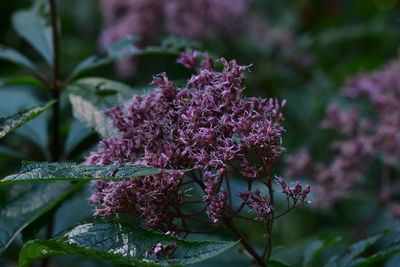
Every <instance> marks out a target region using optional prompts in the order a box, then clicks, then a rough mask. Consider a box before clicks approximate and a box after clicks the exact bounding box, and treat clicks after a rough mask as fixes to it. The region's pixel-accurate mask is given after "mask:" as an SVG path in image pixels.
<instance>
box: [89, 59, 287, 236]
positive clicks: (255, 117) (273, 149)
mask: <svg viewBox="0 0 400 267" xmlns="http://www.w3.org/2000/svg"><path fill="white" fill-rule="evenodd" d="M178 62H181V63H182V64H184V65H186V66H188V67H192V68H194V69H197V70H198V72H197V74H196V75H193V76H192V77H191V78H190V79H189V80H188V82H187V84H186V85H185V86H184V87H182V88H178V87H177V86H176V85H175V84H174V83H173V82H172V81H170V80H169V79H168V77H167V75H166V74H165V73H162V74H160V75H158V76H155V77H154V80H153V84H154V85H156V86H157V88H158V89H157V90H156V91H155V92H153V93H150V94H148V95H147V96H145V97H142V96H135V97H134V98H133V99H132V100H131V101H130V102H128V103H127V104H126V105H125V106H124V107H120V106H117V107H115V108H113V109H110V110H108V111H107V114H108V115H109V116H110V117H111V118H112V120H113V125H114V127H115V128H116V129H118V131H119V132H120V136H118V137H113V138H109V139H105V140H103V141H101V143H100V147H99V150H98V151H96V152H92V153H91V155H90V156H89V157H88V158H87V160H86V164H88V165H100V164H103V165H110V164H117V165H118V164H141V165H147V166H152V167H157V168H161V169H175V170H179V169H192V171H190V172H188V173H187V178H190V179H192V180H193V182H196V183H197V184H198V186H200V188H202V190H203V192H204V196H203V199H202V201H204V203H205V205H206V212H207V214H208V217H209V218H210V219H211V221H210V222H211V223H219V222H220V220H221V218H223V217H224V216H225V215H226V213H225V212H226V208H225V207H226V201H227V200H228V199H229V198H231V197H232V195H231V194H230V193H229V194H228V190H229V189H227V188H225V187H224V185H223V180H225V179H228V170H231V169H232V168H239V169H240V170H241V171H239V172H238V175H241V176H242V177H243V179H245V180H247V182H248V183H251V182H252V181H254V180H256V179H267V177H266V174H267V173H269V172H270V169H271V167H272V166H273V164H274V163H275V161H276V159H277V157H278V156H279V155H280V153H281V151H282V147H281V143H280V142H281V141H280V139H281V134H282V132H283V131H284V129H283V128H282V126H281V121H282V120H283V115H282V112H281V109H282V107H283V106H284V104H285V102H279V101H278V100H276V99H263V98H255V97H250V98H245V97H244V96H243V89H244V81H245V76H244V74H243V72H244V71H245V70H247V69H248V67H247V66H240V65H238V64H237V63H236V62H235V61H230V62H228V61H226V60H225V59H223V58H222V59H221V60H220V62H221V63H222V65H223V70H222V71H221V72H218V71H216V70H214V66H215V63H214V62H213V60H212V59H211V58H210V57H209V56H208V55H207V54H204V55H203V60H201V61H200V57H199V54H197V53H196V52H195V53H191V54H189V53H183V54H182V55H181V58H180V59H179V60H178ZM194 62H195V63H194ZM200 66H202V67H200ZM184 178H185V177H184V174H183V172H180V171H173V172H170V171H164V172H163V173H161V174H160V175H152V176H146V177H143V178H135V179H131V180H123V181H120V180H113V181H97V182H95V187H96V189H95V192H94V194H93V195H92V197H91V198H90V201H91V203H93V204H98V205H101V206H102V207H101V208H100V209H98V210H97V213H98V214H101V215H111V214H114V213H116V212H125V213H126V212H127V213H130V214H134V215H137V216H139V217H141V218H143V219H144V221H145V224H146V225H147V226H148V227H150V228H153V229H157V230H162V231H168V230H172V231H173V230H174V229H175V227H174V224H173V221H174V218H179V216H180V215H181V214H180V211H179V210H180V206H181V205H182V204H183V202H184V201H185V197H186V194H185V191H183V189H182V187H181V186H182V183H183V181H184ZM254 194H255V195H254V197H250V198H251V199H252V203H253V204H251V205H250V207H251V208H253V209H254V210H256V212H257V213H260V214H261V213H263V214H264V213H268V212H267V210H268V207H267V206H268V201H267V200H266V199H264V198H263V197H260V196H259V193H257V192H256V193H254ZM260 205H262V206H263V205H265V207H259V206H260ZM264 208H265V209H266V211H265V212H264V211H262V209H264Z"/></svg>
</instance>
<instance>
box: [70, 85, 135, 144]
mask: <svg viewBox="0 0 400 267" xmlns="http://www.w3.org/2000/svg"><path fill="white" fill-rule="evenodd" d="M67 90H68V94H69V100H70V103H71V105H72V111H73V115H74V117H75V118H77V119H78V120H80V121H82V122H83V123H85V124H86V125H87V126H88V127H90V128H93V129H94V130H95V131H96V132H97V133H99V134H100V136H102V137H103V138H107V137H111V136H116V135H117V134H118V133H117V130H116V129H115V128H114V127H113V126H112V124H111V119H110V118H109V117H108V116H106V115H105V114H104V110H105V109H108V108H111V107H113V106H115V105H117V104H119V103H122V102H124V101H126V100H128V99H130V97H132V95H133V92H132V90H131V89H130V88H129V86H126V85H124V84H122V83H119V82H115V81H111V80H107V79H102V78H85V79H80V80H77V81H76V82H74V83H73V84H70V85H69V86H68V88H67Z"/></svg>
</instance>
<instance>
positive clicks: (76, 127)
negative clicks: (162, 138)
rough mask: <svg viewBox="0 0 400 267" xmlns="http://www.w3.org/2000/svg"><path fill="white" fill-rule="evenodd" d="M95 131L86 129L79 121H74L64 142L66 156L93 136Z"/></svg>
mask: <svg viewBox="0 0 400 267" xmlns="http://www.w3.org/2000/svg"><path fill="white" fill-rule="evenodd" d="M93 133H94V132H93V130H92V129H90V128H88V127H86V125H84V124H83V123H82V122H80V121H79V120H75V119H74V120H73V121H72V122H71V126H70V128H69V130H68V136H67V138H66V140H65V142H64V155H69V153H71V152H72V151H73V150H74V149H75V148H76V147H77V146H78V145H79V144H80V143H81V142H83V140H85V139H86V138H87V137H89V136H90V135H91V134H93Z"/></svg>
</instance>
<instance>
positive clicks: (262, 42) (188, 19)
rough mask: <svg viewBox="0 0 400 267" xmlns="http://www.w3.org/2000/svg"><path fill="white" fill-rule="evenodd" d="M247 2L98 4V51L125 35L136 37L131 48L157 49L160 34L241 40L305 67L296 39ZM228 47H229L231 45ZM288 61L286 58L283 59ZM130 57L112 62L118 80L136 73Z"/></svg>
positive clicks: (114, 0) (107, 0)
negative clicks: (101, 21) (100, 16)
mask: <svg viewBox="0 0 400 267" xmlns="http://www.w3.org/2000/svg"><path fill="white" fill-rule="evenodd" d="M251 3H252V0H219V1H215V0H185V1H182V0H103V1H102V12H103V14H104V17H105V21H106V25H105V29H104V30H103V32H102V35H101V38H100V43H101V46H102V47H103V48H105V47H106V46H107V45H109V44H110V43H112V42H115V41H117V40H119V39H121V38H123V37H126V36H138V37H140V39H141V41H140V42H139V43H137V44H136V45H137V46H138V47H143V46H146V45H155V44H158V43H159V42H160V40H161V38H162V37H163V36H165V35H172V36H178V37H181V38H186V39H190V40H197V41H205V42H207V41H210V40H211V41H214V40H215V38H218V39H221V40H222V39H224V38H230V39H231V40H233V38H236V39H237V38H238V35H237V33H238V32H241V33H243V34H241V35H240V36H246V37H245V39H246V40H247V41H248V40H250V41H249V42H250V43H251V42H253V43H255V44H257V46H259V50H260V52H259V53H265V51H270V53H272V54H274V57H276V55H277V53H282V55H281V56H284V55H283V54H285V55H286V53H289V54H288V55H290V56H289V58H287V59H286V60H289V61H290V62H291V65H293V66H295V67H299V68H306V67H308V66H309V65H310V64H311V63H312V61H313V56H312V54H310V53H309V52H304V51H303V52H299V51H292V52H290V51H291V50H293V49H294V47H295V45H294V44H295V41H296V40H295V39H296V38H295V34H294V32H293V31H292V30H290V29H289V28H287V27H277V26H272V25H271V24H270V23H269V22H268V21H267V20H266V19H265V18H264V17H263V16H261V15H260V14H255V13H254V12H250V9H251V8H250V5H251ZM231 43H232V42H231ZM286 57H287V56H286ZM136 66H137V60H136V59H135V58H128V59H121V60H119V61H118V62H117V72H118V74H120V75H122V76H128V75H132V74H134V73H135V71H136Z"/></svg>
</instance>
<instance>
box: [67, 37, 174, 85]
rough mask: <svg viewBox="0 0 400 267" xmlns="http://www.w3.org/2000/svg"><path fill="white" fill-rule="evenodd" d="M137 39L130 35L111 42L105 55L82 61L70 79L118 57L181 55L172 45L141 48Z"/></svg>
mask: <svg viewBox="0 0 400 267" xmlns="http://www.w3.org/2000/svg"><path fill="white" fill-rule="evenodd" d="M137 41H138V38H137V37H132V36H128V37H125V38H122V39H120V40H118V41H116V42H114V43H112V44H110V45H109V46H108V47H107V49H106V54H105V55H103V56H97V55H94V56H90V57H88V58H87V59H85V60H83V61H82V62H80V63H79V64H78V65H77V66H76V67H75V68H74V70H73V71H72V72H71V75H70V79H74V78H75V77H76V76H78V75H79V74H81V73H83V72H85V71H88V70H91V69H94V68H98V67H100V66H103V65H106V64H109V63H111V62H113V61H115V60H117V59H122V58H128V57H132V56H141V55H175V56H176V55H179V51H178V50H176V49H175V48H170V47H158V46H151V47H147V48H144V49H139V48H137V47H136V46H135V43H136V42H137Z"/></svg>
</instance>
